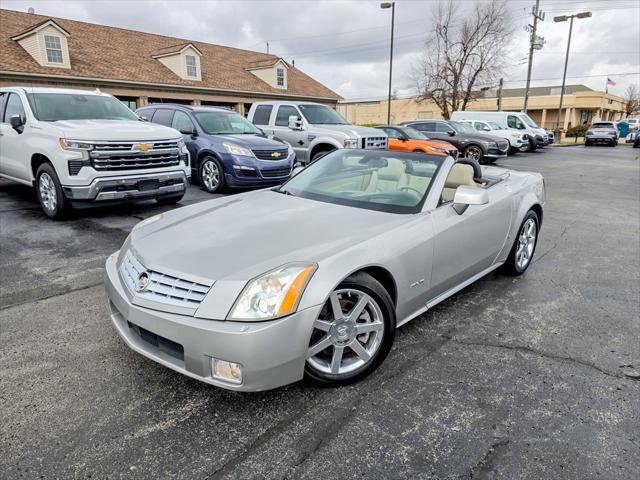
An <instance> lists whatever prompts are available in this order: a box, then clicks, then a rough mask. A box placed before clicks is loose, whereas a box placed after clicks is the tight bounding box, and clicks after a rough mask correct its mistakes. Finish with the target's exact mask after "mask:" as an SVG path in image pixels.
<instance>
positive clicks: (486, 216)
mask: <svg viewBox="0 0 640 480" xmlns="http://www.w3.org/2000/svg"><path fill="white" fill-rule="evenodd" d="M487 193H488V195H489V202H488V203H487V204H485V205H470V206H469V207H468V208H467V209H466V210H465V211H464V213H462V215H459V214H458V213H457V212H456V211H455V209H454V208H453V202H448V203H441V204H440V205H439V206H438V207H437V208H436V209H435V210H433V211H432V217H433V222H434V228H435V243H434V256H433V264H432V273H431V288H430V294H429V297H430V298H431V299H433V298H435V297H437V296H438V295H440V294H442V293H443V292H446V291H447V290H449V289H451V288H453V287H455V286H456V285H459V284H460V283H462V282H464V281H465V280H468V279H469V278H471V277H473V276H474V275H477V274H478V273H480V272H482V271H484V270H486V269H487V268H489V267H490V266H491V265H492V264H493V262H494V260H495V259H496V258H497V256H498V254H499V253H500V251H501V250H502V248H503V246H504V245H505V242H506V241H507V238H506V237H507V235H508V232H509V228H510V226H511V225H510V224H511V218H512V209H513V197H512V194H511V192H510V191H509V190H508V188H507V187H506V185H505V182H504V181H499V182H498V183H496V184H495V185H493V186H491V187H489V188H487Z"/></svg>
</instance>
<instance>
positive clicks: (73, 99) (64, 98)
mask: <svg viewBox="0 0 640 480" xmlns="http://www.w3.org/2000/svg"><path fill="white" fill-rule="evenodd" d="M27 98H28V100H29V105H31V110H32V111H33V114H34V115H35V117H36V118H37V119H38V120H42V121H43V122H56V121H58V120H139V118H138V117H137V115H136V114H135V113H133V112H132V111H131V110H129V108H128V107H127V106H125V104H124V103H122V102H121V101H120V100H118V99H116V98H115V97H108V96H103V95H82V94H70V93H29V94H27Z"/></svg>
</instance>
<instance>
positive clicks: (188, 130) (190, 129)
mask: <svg viewBox="0 0 640 480" xmlns="http://www.w3.org/2000/svg"><path fill="white" fill-rule="evenodd" d="M180 133H182V134H183V135H197V134H198V132H196V129H195V128H193V127H182V128H181V129H180Z"/></svg>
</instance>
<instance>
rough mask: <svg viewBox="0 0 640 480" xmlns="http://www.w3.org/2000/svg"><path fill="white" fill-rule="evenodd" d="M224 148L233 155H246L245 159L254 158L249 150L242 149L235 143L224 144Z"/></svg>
mask: <svg viewBox="0 0 640 480" xmlns="http://www.w3.org/2000/svg"><path fill="white" fill-rule="evenodd" d="M222 146H223V147H224V149H225V150H226V151H227V153H230V154H232V155H244V156H245V157H253V156H254V155H253V153H251V150H249V149H248V148H244V147H241V146H240V145H236V144H234V143H223V144H222Z"/></svg>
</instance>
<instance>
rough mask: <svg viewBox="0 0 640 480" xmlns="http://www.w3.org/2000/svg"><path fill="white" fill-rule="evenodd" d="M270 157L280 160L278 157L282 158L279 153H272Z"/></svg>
mask: <svg viewBox="0 0 640 480" xmlns="http://www.w3.org/2000/svg"><path fill="white" fill-rule="evenodd" d="M271 156H272V157H273V158H280V157H281V156H282V154H281V153H280V152H273V153H272V154H271Z"/></svg>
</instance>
